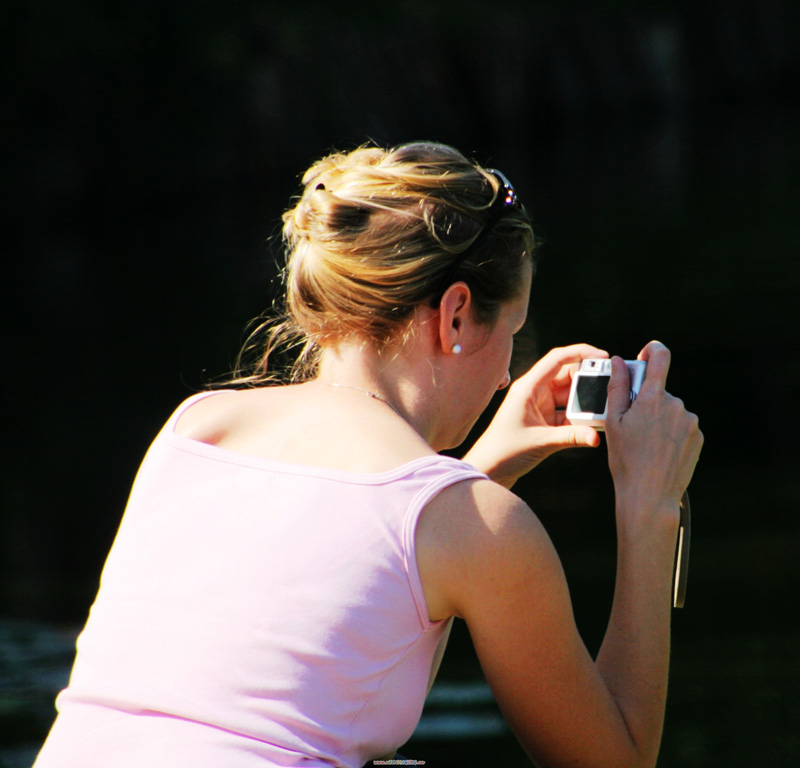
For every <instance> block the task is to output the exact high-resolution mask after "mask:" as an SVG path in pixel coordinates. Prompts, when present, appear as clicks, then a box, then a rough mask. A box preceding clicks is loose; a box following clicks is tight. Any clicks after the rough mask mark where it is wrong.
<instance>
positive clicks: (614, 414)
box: [606, 357, 631, 421]
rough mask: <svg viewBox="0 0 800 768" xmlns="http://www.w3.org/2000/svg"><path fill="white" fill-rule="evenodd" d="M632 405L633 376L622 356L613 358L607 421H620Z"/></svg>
mask: <svg viewBox="0 0 800 768" xmlns="http://www.w3.org/2000/svg"><path fill="white" fill-rule="evenodd" d="M630 407H631V377H630V373H629V372H628V366H627V365H625V361H624V360H623V359H622V358H621V357H612V358H611V380H610V381H609V382H608V415H607V417H606V418H607V421H611V420H614V421H619V419H621V418H622V415H623V414H624V413H625V411H627V410H628V408H630Z"/></svg>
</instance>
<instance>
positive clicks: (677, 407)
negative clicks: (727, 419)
mask: <svg viewBox="0 0 800 768" xmlns="http://www.w3.org/2000/svg"><path fill="white" fill-rule="evenodd" d="M638 359H639V360H645V361H647V371H646V374H645V379H644V383H643V384H642V387H641V390H640V392H639V394H638V396H637V398H636V400H635V401H634V402H633V403H631V402H630V396H629V392H630V383H629V375H628V369H627V367H626V365H625V363H624V361H623V360H622V359H621V358H619V357H617V358H613V359H612V372H611V380H610V382H609V386H608V415H607V418H606V435H607V440H608V457H609V458H608V461H609V466H610V469H611V474H612V476H613V478H614V486H615V489H616V493H617V499H618V501H623V506H624V507H629V508H633V509H636V508H641V506H642V503H643V502H645V501H647V502H648V503H646V504H645V506H650V505H652V504H653V502H655V503H656V504H658V503H659V502H662V503H666V504H668V505H669V506H671V507H672V506H673V505H674V509H675V510H677V508H678V504H679V503H680V498H681V495H682V494H683V492H684V491H685V490H686V488H687V487H688V485H689V481H690V480H691V478H692V473H693V472H694V467H695V464H696V463H697V459H698V457H699V455H700V450H701V448H702V445H703V433H702V432H700V429H699V427H698V418H697V416H695V415H694V414H693V413H690V412H689V411H687V410H686V408H685V407H684V405H683V402H682V401H681V400H679V399H678V398H676V397H673V396H672V395H670V394H669V393H668V392H667V391H666V388H665V387H666V380H667V373H668V371H669V365H670V351H669V350H668V349H667V348H666V347H665V346H664V345H663V344H661V343H660V342H658V341H651V342H650V343H649V344H648V345H647V346H646V347H645V348H644V349H643V350H642V351H641V352H640V353H639V355H638ZM625 500H627V501H628V502H631V503H630V504H626V503H624V501H625Z"/></svg>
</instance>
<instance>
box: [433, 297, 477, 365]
mask: <svg viewBox="0 0 800 768" xmlns="http://www.w3.org/2000/svg"><path fill="white" fill-rule="evenodd" d="M471 322H472V292H471V291H470V289H469V286H468V285H467V284H466V283H464V282H459V283H453V284H452V285H451V286H450V287H449V288H448V289H447V290H446V291H445V292H444V295H443V296H442V300H441V301H440V302H439V343H440V344H441V345H442V350H443V351H444V352H446V353H449V352H450V350H452V348H453V345H454V344H459V343H460V344H461V345H462V346H463V344H464V341H465V337H466V336H467V335H468V334H469V327H470V324H471Z"/></svg>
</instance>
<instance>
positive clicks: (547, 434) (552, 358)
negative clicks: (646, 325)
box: [464, 344, 608, 488]
mask: <svg viewBox="0 0 800 768" xmlns="http://www.w3.org/2000/svg"><path fill="white" fill-rule="evenodd" d="M604 357H608V353H607V352H606V351H604V350H602V349H598V348H597V347H593V346H591V345H589V344H573V345H571V346H569V347H557V348H556V349H552V350H550V352H548V353H547V354H546V355H545V356H544V357H543V358H542V359H541V360H539V361H538V362H537V363H536V364H535V365H534V366H533V367H532V368H531V369H530V370H529V371H528V372H527V373H526V374H525V375H524V376H522V377H520V378H519V379H517V380H516V381H515V382H514V383H513V384H512V385H511V387H510V388H509V390H508V394H507V395H506V398H505V400H504V401H503V403H502V405H501V406H500V408H499V409H498V411H497V414H496V415H495V417H494V419H493V420H492V423H491V424H490V425H489V427H488V428H487V429H486V431H485V432H484V433H483V435H481V437H480V438H479V439H478V441H477V442H476V443H475V445H474V446H473V447H472V449H471V450H470V451H469V453H467V455H466V456H465V457H464V461H467V462H469V463H470V464H472V465H473V466H475V467H476V468H477V469H479V470H481V471H482V472H485V473H486V474H487V475H488V476H489V477H490V478H491V479H492V480H494V481H495V482H496V483H499V484H500V485H503V486H505V487H506V488H511V486H512V485H513V484H514V483H515V482H516V481H517V480H518V479H519V478H520V477H522V475H524V474H526V473H527V472H530V470H532V469H533V468H534V467H535V466H536V465H537V464H539V463H540V462H541V461H543V460H544V459H546V458H547V457H548V456H550V455H551V454H553V453H556V452H557V451H561V450H563V449H564V448H594V447H596V446H598V445H599V444H600V435H599V434H598V433H597V431H596V430H594V429H592V428H591V427H585V426H574V425H572V424H570V423H569V422H568V421H567V420H566V416H565V412H564V409H565V408H566V406H567V399H568V398H569V390H570V386H571V384H572V377H573V375H574V374H575V372H576V371H577V370H578V367H579V364H580V361H581V360H585V359H586V358H604Z"/></svg>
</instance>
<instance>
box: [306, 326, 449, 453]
mask: <svg viewBox="0 0 800 768" xmlns="http://www.w3.org/2000/svg"><path fill="white" fill-rule="evenodd" d="M317 381H318V382H319V383H321V384H325V385H328V386H330V385H335V386H338V387H346V388H352V389H355V390H361V391H362V393H369V394H371V395H372V396H376V397H378V399H381V400H385V401H386V403H387V404H388V405H390V406H391V407H392V408H393V409H394V410H395V411H396V413H397V414H398V415H399V416H401V417H402V418H403V419H405V421H406V422H408V424H409V425H410V426H411V427H412V428H413V429H414V430H415V431H416V432H418V433H419V434H420V435H421V436H422V437H423V439H424V440H425V441H426V442H427V443H428V444H429V445H431V447H433V448H434V449H435V450H438V448H437V446H436V442H437V438H436V434H437V426H438V425H437V418H436V414H437V412H438V408H437V404H436V395H437V394H438V393H437V391H436V387H435V372H434V371H433V370H432V368H431V366H430V365H429V364H426V365H425V366H421V365H419V364H414V361H413V355H410V354H408V353H407V350H397V349H392V350H385V351H383V352H379V351H377V350H375V349H372V348H371V347H369V346H367V345H366V344H361V343H347V342H344V343H340V344H338V345H336V346H334V347H326V348H325V349H324V350H323V353H322V358H321V360H320V365H319V374H318V376H317Z"/></svg>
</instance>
